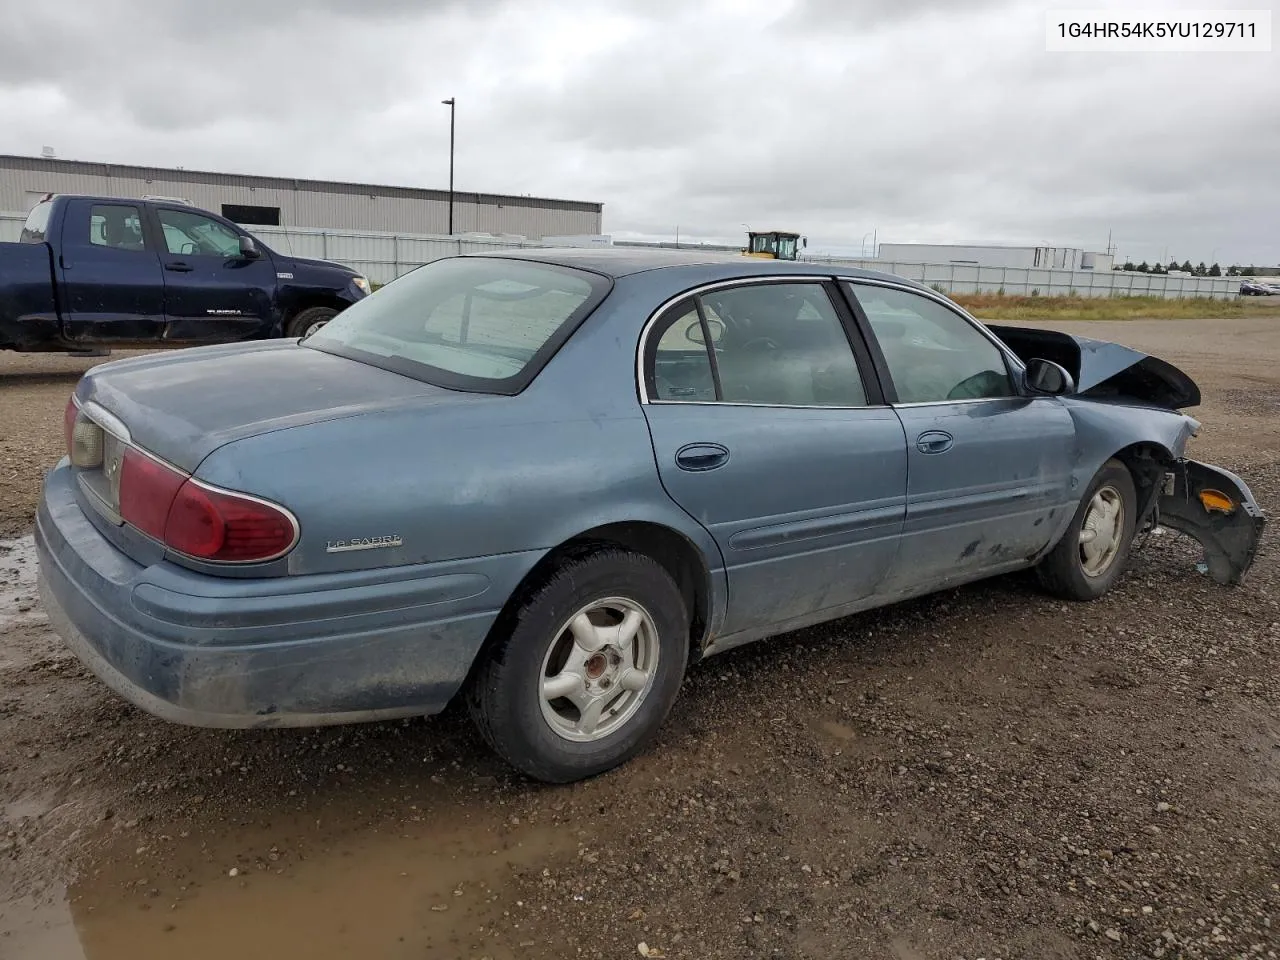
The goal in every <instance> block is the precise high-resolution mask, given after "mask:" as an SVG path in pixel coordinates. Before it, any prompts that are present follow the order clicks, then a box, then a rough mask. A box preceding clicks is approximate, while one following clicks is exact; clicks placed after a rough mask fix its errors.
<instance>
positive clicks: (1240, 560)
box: [1155, 460, 1267, 585]
mask: <svg viewBox="0 0 1280 960" xmlns="http://www.w3.org/2000/svg"><path fill="white" fill-rule="evenodd" d="M1156 511H1157V513H1156V518H1155V519H1156V522H1157V523H1158V524H1163V525H1164V526H1167V527H1170V528H1171V529H1173V530H1177V531H1178V532H1179V533H1184V534H1186V535H1187V536H1189V537H1191V538H1193V539H1194V540H1196V541H1198V542H1199V543H1200V545H1201V546H1202V547H1203V548H1204V564H1205V572H1207V573H1208V574H1209V576H1211V577H1212V578H1213V579H1214V580H1216V581H1218V583H1225V584H1231V585H1234V584H1238V583H1239V582H1240V581H1241V580H1242V579H1243V578H1244V575H1245V574H1246V573H1247V572H1248V571H1249V568H1250V567H1251V566H1252V565H1253V560H1254V556H1255V555H1256V554H1257V551H1258V541H1259V540H1260V539H1261V537H1262V528H1263V527H1264V526H1266V523H1267V520H1266V516H1265V515H1264V514H1263V512H1262V508H1261V507H1259V506H1258V504H1257V501H1255V500H1254V499H1253V494H1252V493H1250V492H1249V488H1248V486H1246V485H1245V482H1244V481H1243V480H1241V479H1240V478H1239V477H1237V476H1236V475H1235V474H1234V473H1231V472H1230V471H1229V470H1223V469H1222V468H1221V467H1215V466H1213V465H1212V464H1208V463H1200V462H1199V461H1197V460H1179V461H1178V462H1177V463H1176V464H1174V465H1173V467H1172V469H1170V470H1167V471H1166V472H1165V481H1164V487H1163V489H1162V491H1161V494H1160V499H1159V500H1158V501H1157V505H1156Z"/></svg>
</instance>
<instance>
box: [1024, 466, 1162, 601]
mask: <svg viewBox="0 0 1280 960" xmlns="http://www.w3.org/2000/svg"><path fill="white" fill-rule="evenodd" d="M1117 511H1118V515H1117ZM1137 522H1138V494H1137V490H1136V489H1135V488H1134V485H1133V476H1132V475H1131V474H1130V473H1129V470H1128V468H1127V467H1126V466H1125V465H1124V464H1123V463H1121V462H1120V461H1119V460H1108V461H1107V462H1106V463H1104V464H1103V465H1102V469H1101V470H1099V471H1098V473H1097V475H1096V476H1094V478H1093V482H1091V483H1090V484H1089V488H1088V490H1087V491H1086V492H1085V495H1084V497H1082V498H1081V500H1080V506H1079V507H1077V508H1076V512H1075V516H1074V517H1072V518H1071V525H1070V526H1068V527H1067V532H1066V533H1064V534H1063V535H1062V539H1061V540H1060V541H1059V542H1058V545H1057V546H1056V547H1054V548H1053V550H1052V551H1050V553H1049V555H1048V556H1046V557H1045V558H1044V560H1042V561H1041V562H1040V566H1039V567H1038V568H1037V569H1036V572H1037V574H1038V575H1039V577H1040V583H1041V585H1043V586H1044V588H1045V589H1046V590H1048V591H1049V592H1050V593H1052V594H1054V595H1055V596H1059V597H1062V598H1063V599H1065V600H1096V599H1098V598H1099V597H1100V596H1102V595H1103V594H1104V593H1106V592H1107V591H1108V590H1110V589H1111V588H1112V586H1114V585H1115V583H1116V581H1117V580H1119V579H1120V576H1121V575H1122V574H1123V573H1124V568H1125V565H1126V564H1127V563H1128V561H1129V548H1130V546H1131V545H1132V544H1133V534H1134V530H1135V529H1136V527H1137Z"/></svg>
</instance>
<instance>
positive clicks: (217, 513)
mask: <svg viewBox="0 0 1280 960" xmlns="http://www.w3.org/2000/svg"><path fill="white" fill-rule="evenodd" d="M120 516H121V517H123V518H124V520H125V521H126V522H127V523H131V524H133V526H135V527H137V528H138V529H139V530H141V531H142V532H143V533H145V534H147V535H148V536H151V537H154V538H155V539H157V540H162V541H164V544H165V546H167V547H169V548H170V549H173V550H176V551H177V552H178V553H183V554H186V555H187V556H189V557H195V558H196V559H198V560H209V561H212V562H214V563H251V562H253V561H257V560H269V559H271V558H273V557H277V556H279V555H280V554H282V553H285V552H286V551H287V550H288V549H289V548H290V547H292V546H293V542H294V539H295V538H296V528H295V526H294V522H293V518H292V517H290V516H289V514H287V513H285V512H284V510H282V509H280V508H279V507H276V506H273V505H272V504H269V503H267V502H265V501H263V500H258V499H256V498H253V497H247V496H243V495H239V494H235V493H228V492H225V491H221V490H211V489H209V488H208V487H206V486H204V485H202V484H200V483H197V482H196V481H194V480H192V479H191V478H189V477H188V476H187V475H186V474H183V473H179V472H178V471H177V470H174V469H172V468H171V467H167V466H165V465H164V464H163V463H160V462H159V461H157V460H152V459H151V458H150V457H148V456H147V455H145V454H143V453H140V452H138V451H137V450H135V449H134V448H133V447H128V448H126V450H125V454H124V461H123V462H122V464H121V467H120Z"/></svg>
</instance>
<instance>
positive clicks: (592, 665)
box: [587, 653, 609, 680]
mask: <svg viewBox="0 0 1280 960" xmlns="http://www.w3.org/2000/svg"><path fill="white" fill-rule="evenodd" d="M608 667H609V658H608V657H606V656H605V655H604V654H603V653H594V654H592V655H591V658H590V659H589V660H588V661H587V677H588V678H589V679H591V680H599V679H600V678H601V677H602V676H604V672H605V670H607V669H608Z"/></svg>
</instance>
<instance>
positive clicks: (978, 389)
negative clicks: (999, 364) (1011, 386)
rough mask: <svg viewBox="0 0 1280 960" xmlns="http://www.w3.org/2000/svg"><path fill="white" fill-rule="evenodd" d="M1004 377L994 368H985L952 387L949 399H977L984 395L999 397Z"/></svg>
mask: <svg viewBox="0 0 1280 960" xmlns="http://www.w3.org/2000/svg"><path fill="white" fill-rule="evenodd" d="M1003 384H1004V378H1003V377H1001V376H1000V374H998V373H996V372H995V371H994V370H983V371H982V372H981V373H975V374H974V375H973V376H971V377H966V378H965V379H963V380H961V381H960V382H959V383H957V384H956V385H955V386H954V387H952V388H951V391H950V392H949V393H948V394H947V399H948V400H976V399H980V398H982V397H999V396H1003V395H1004V394H1003V393H1001V392H1000V388H1001V386H1003Z"/></svg>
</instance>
